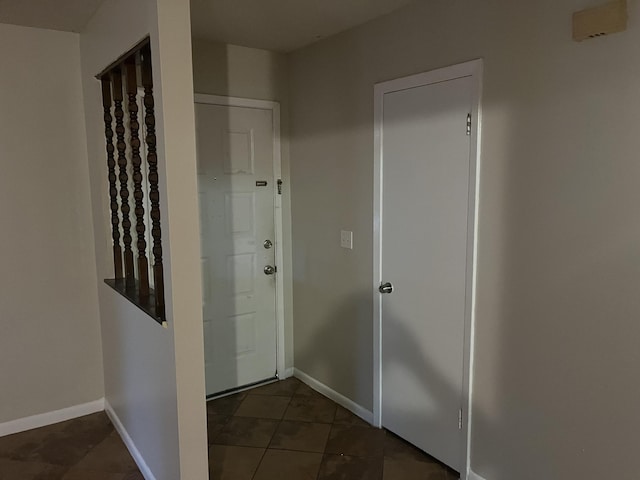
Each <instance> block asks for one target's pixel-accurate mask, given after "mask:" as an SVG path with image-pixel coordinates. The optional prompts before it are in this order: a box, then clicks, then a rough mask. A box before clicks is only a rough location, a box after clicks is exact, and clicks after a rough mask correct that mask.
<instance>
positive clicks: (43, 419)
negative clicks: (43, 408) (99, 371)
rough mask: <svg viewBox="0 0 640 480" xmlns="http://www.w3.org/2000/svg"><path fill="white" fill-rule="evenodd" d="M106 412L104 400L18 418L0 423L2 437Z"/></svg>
mask: <svg viewBox="0 0 640 480" xmlns="http://www.w3.org/2000/svg"><path fill="white" fill-rule="evenodd" d="M102 410H104V398H100V399H98V400H95V401H93V402H88V403H83V404H80V405H74V406H72V407H67V408H63V409H61V410H54V411H52V412H45V413H40V414H38V415H32V416H30V417H23V418H18V419H16V420H11V421H9V422H5V423H0V437H4V436H6V435H13V434H14V433H20V432H25V431H27V430H32V429H34V428H40V427H46V426H47V425H53V424H55V423H60V422H65V421H67V420H71V419H73V418H78V417H83V416H85V415H90V414H92V413H96V412H101V411H102Z"/></svg>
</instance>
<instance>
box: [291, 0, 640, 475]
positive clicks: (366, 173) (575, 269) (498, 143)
mask: <svg viewBox="0 0 640 480" xmlns="http://www.w3.org/2000/svg"><path fill="white" fill-rule="evenodd" d="M596 3H597V2H596ZM591 4H592V3H591V2H588V1H587V0H567V1H564V2H557V1H552V0H543V1H538V2H509V1H504V0H502V1H501V0H487V1H484V2H463V1H448V0H435V1H430V2H415V3H414V4H412V5H411V6H409V7H407V8H405V9H403V10H401V11H398V12H396V13H394V14H392V15H390V16H388V17H384V18H381V19H379V20H376V21H374V22H372V23H369V24H367V25H365V26H363V27H361V28H357V29H355V30H353V31H350V32H347V33H344V34H341V35H338V36H336V37H333V38H330V39H327V40H325V41H322V42H319V43H317V44H315V45H313V46H310V47H308V48H306V49H304V50H301V51H298V52H295V53H294V54H293V55H292V56H291V79H290V82H291V105H292V108H291V125H292V139H293V140H292V145H291V156H292V167H291V173H292V182H293V195H292V199H293V225H294V229H293V239H294V294H295V303H294V307H295V311H294V319H295V325H294V326H295V361H296V367H298V368H301V369H302V370H304V371H306V372H307V373H309V374H311V375H313V376H314V377H316V378H318V379H319V380H320V381H322V382H324V383H326V384H328V385H329V386H331V387H333V388H334V389H336V390H338V391H339V392H340V393H343V394H344V395H346V396H348V397H349V398H351V399H353V400H354V401H356V402H357V403H359V404H361V405H363V406H365V407H366V408H371V406H372V386H371V383H372V382H371V376H372V370H371V368H372V367H371V363H372V361H371V358H372V347H371V345H372V329H371V325H372V304H371V293H372V292H371V290H372V289H371V279H372V233H371V232H372V230H373V225H372V198H373V191H372V186H373V125H372V119H373V85H374V83H376V82H379V81H383V80H388V79H392V78H397V77H402V76H405V75H409V74H413V73H417V72H422V71H427V70H430V69H434V68H437V67H441V66H446V65H450V64H454V63H458V62H462V61H466V60H470V59H473V58H478V57H482V58H484V60H485V75H484V99H483V108H484V112H483V114H484V117H483V122H484V123H483V136H482V142H483V146H482V164H481V186H480V205H479V208H480V213H479V223H480V227H479V251H478V262H479V263H478V299H477V329H476V355H475V361H476V364H475V382H474V389H475V398H474V410H473V413H474V421H473V426H472V428H473V433H472V439H473V446H472V468H473V469H474V470H476V471H477V473H479V474H480V475H482V476H483V477H485V478H486V479H487V480H513V479H518V480H529V479H531V480H533V479H536V480H537V479H541V478H544V479H548V480H559V479H567V478H572V479H594V480H595V479H599V478H619V479H625V480H631V479H633V478H636V477H637V471H638V467H639V464H638V463H639V460H638V455H637V432H638V431H639V430H640V414H638V413H637V405H638V404H639V403H640V386H639V384H638V382H637V381H635V378H636V377H637V368H638V365H639V364H640V363H639V362H640V354H639V353H638V352H640V349H639V348H638V338H640V322H638V317H639V316H640V301H639V299H640V295H638V287H639V285H640V261H639V256H638V251H639V245H640V220H638V218H639V217H638V205H640V189H639V188H638V182H639V179H640V162H639V161H638V152H639V151H640V136H639V135H638V133H637V125H638V112H639V111H640V57H639V56H638V45H640V25H639V24H638V18H640V3H639V2H637V1H631V2H629V6H630V25H629V30H628V31H627V32H625V33H622V34H618V35H612V36H610V37H605V38H599V39H594V40H590V41H587V42H584V43H580V44H578V43H574V42H572V41H571V13H572V11H574V10H577V9H579V8H582V7H585V6H588V5H591ZM341 229H353V231H354V245H355V247H354V250H353V251H347V250H342V249H340V247H339V231H340V230H341Z"/></svg>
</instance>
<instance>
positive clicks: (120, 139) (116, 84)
mask: <svg viewBox="0 0 640 480" xmlns="http://www.w3.org/2000/svg"><path fill="white" fill-rule="evenodd" d="M112 82H113V101H114V104H115V108H114V110H113V113H114V115H115V117H116V139H117V141H116V148H117V150H118V167H119V178H120V203H121V206H120V211H121V212H122V240H123V242H124V276H125V280H126V284H127V287H133V286H134V285H135V272H134V268H133V251H132V250H131V240H132V239H131V221H130V220H129V212H130V210H131V209H130V207H129V187H128V183H129V176H128V174H127V155H126V150H127V144H126V143H125V140H124V133H125V129H124V111H123V110H122V100H123V95H122V72H121V71H120V69H115V70H114V71H113V74H112Z"/></svg>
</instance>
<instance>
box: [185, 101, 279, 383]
mask: <svg viewBox="0 0 640 480" xmlns="http://www.w3.org/2000/svg"><path fill="white" fill-rule="evenodd" d="M194 103H204V104H209V105H222V106H228V107H244V108H255V109H259V110H270V111H271V112H272V118H273V179H274V182H277V181H278V179H281V178H282V154H281V146H280V103H279V102H274V101H270V100H255V99H252V98H240V97H225V96H221V95H209V94H204V93H196V94H194ZM273 192H274V193H273V196H274V199H273V221H274V227H275V241H274V243H275V248H276V250H275V254H276V266H277V267H278V272H277V273H276V275H275V277H276V328H277V334H276V339H277V340H276V369H277V371H276V375H277V376H278V377H279V378H280V379H282V378H284V377H285V376H286V368H285V345H286V344H285V326H284V271H285V269H284V249H283V242H282V240H283V238H284V235H283V225H282V221H283V220H282V195H279V194H278V191H277V188H274V190H273Z"/></svg>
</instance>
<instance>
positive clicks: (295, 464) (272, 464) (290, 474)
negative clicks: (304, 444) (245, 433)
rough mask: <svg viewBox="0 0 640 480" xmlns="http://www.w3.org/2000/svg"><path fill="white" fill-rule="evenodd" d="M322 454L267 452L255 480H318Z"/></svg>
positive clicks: (286, 451) (287, 451) (285, 451)
mask: <svg viewBox="0 0 640 480" xmlns="http://www.w3.org/2000/svg"><path fill="white" fill-rule="evenodd" d="M320 462H322V454H321V453H309V452H292V451H289V450H267V451H266V453H265V454H264V458H263V459H262V462H260V466H259V467H258V471H257V472H256V475H255V477H253V479H254V480H316V478H317V475H318V470H319V469H320Z"/></svg>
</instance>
